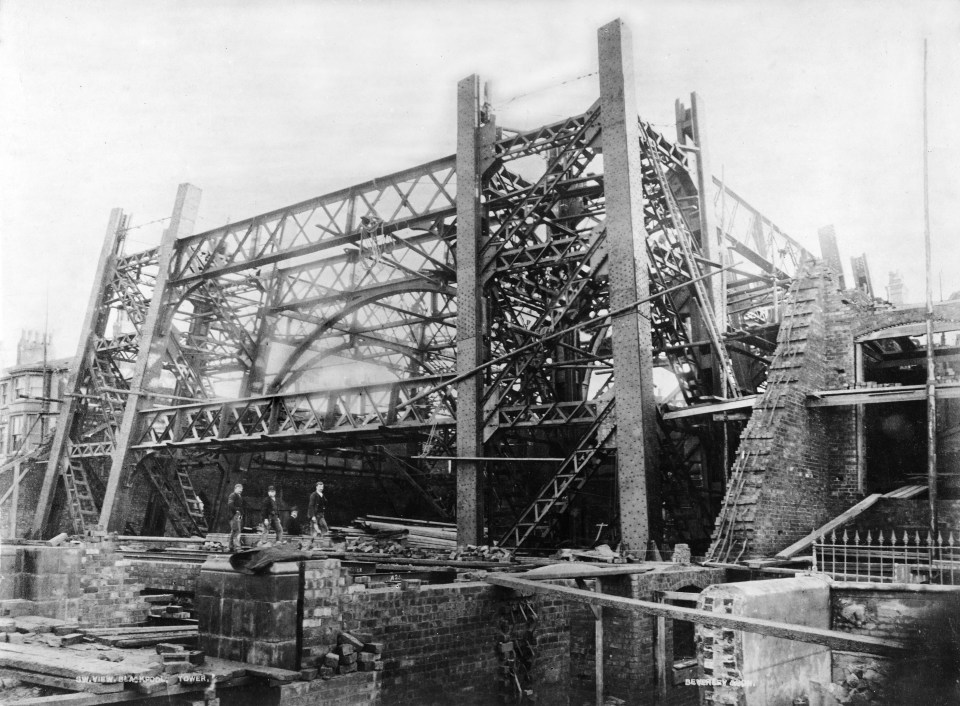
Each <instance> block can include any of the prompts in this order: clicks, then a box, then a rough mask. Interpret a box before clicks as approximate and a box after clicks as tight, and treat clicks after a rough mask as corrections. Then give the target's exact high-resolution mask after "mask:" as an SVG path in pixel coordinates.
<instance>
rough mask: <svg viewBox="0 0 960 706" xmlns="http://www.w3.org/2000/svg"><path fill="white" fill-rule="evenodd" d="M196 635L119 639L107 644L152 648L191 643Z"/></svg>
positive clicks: (195, 638) (177, 634) (145, 636)
mask: <svg viewBox="0 0 960 706" xmlns="http://www.w3.org/2000/svg"><path fill="white" fill-rule="evenodd" d="M197 637H198V636H197V634H196V633H183V634H181V633H175V634H173V635H154V636H152V637H150V636H147V635H141V636H139V637H129V638H120V639H115V640H110V641H109V642H108V643H107V644H109V645H110V646H111V647H126V648H129V647H152V646H154V645H156V644H158V643H160V642H178V643H180V642H185V643H189V642H193V641H195V640H197Z"/></svg>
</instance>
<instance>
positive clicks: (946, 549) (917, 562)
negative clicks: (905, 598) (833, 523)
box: [813, 530, 960, 586]
mask: <svg viewBox="0 0 960 706" xmlns="http://www.w3.org/2000/svg"><path fill="white" fill-rule="evenodd" d="M813 570H814V571H817V572H820V573H825V574H830V575H831V576H833V578H835V579H838V580H840V581H867V582H881V583H930V584H939V585H944V586H955V585H958V583H960V541H958V540H957V539H955V538H954V535H953V532H949V533H948V534H947V538H946V539H944V538H943V535H942V534H941V533H938V534H937V536H936V537H933V536H932V535H931V534H930V533H929V532H928V533H927V534H926V536H922V535H921V533H920V532H919V531H916V530H914V531H907V530H877V531H873V530H868V531H867V533H866V534H865V535H864V534H861V533H860V532H859V530H853V532H852V533H851V532H850V531H847V530H844V531H843V533H842V534H840V535H839V536H838V535H837V533H836V531H834V532H831V533H830V535H829V536H827V535H822V536H820V537H819V538H818V539H817V540H816V541H815V542H814V545H813Z"/></svg>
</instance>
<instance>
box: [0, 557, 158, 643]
mask: <svg viewBox="0 0 960 706" xmlns="http://www.w3.org/2000/svg"><path fill="white" fill-rule="evenodd" d="M128 569H129V562H128V561H127V560H125V559H123V557H121V556H120V555H119V554H117V553H116V551H115V547H114V546H113V544H112V543H111V542H90V543H87V544H84V545H82V546H76V545H73V546H64V547H43V546H20V545H9V544H8V545H4V546H3V547H2V549H0V573H2V574H3V576H4V580H3V582H2V584H0V601H2V603H3V609H4V610H5V611H7V614H9V615H13V614H14V613H17V614H20V615H24V614H28V613H29V614H35V615H42V616H46V617H49V618H58V619H61V620H66V621H72V622H77V623H79V624H82V625H83V626H85V627H106V626H110V625H117V624H119V623H136V622H142V621H143V620H145V619H146V615H147V609H148V607H147V604H146V603H144V602H143V601H142V600H141V599H140V592H141V590H142V589H143V585H142V584H140V583H138V582H137V581H136V579H134V578H133V577H131V576H130V575H129V574H128Z"/></svg>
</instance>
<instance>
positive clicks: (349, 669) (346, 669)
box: [337, 662, 357, 674]
mask: <svg viewBox="0 0 960 706" xmlns="http://www.w3.org/2000/svg"><path fill="white" fill-rule="evenodd" d="M355 671H357V663H356V662H351V663H348V664H341V665H340V666H339V667H337V672H338V673H340V674H351V673H353V672H355Z"/></svg>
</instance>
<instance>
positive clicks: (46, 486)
mask: <svg viewBox="0 0 960 706" xmlns="http://www.w3.org/2000/svg"><path fill="white" fill-rule="evenodd" d="M127 218H128V217H126V216H124V213H123V210H122V209H119V208H115V209H113V210H112V211H111V212H110V222H109V223H108V224H107V232H106V235H105V236H104V239H103V245H102V247H101V248H100V259H99V260H98V261H97V273H96V275H95V276H94V279H93V289H92V291H91V292H90V299H89V300H88V304H87V313H86V316H85V317H84V320H83V327H82V328H81V329H80V343H79V344H78V346H77V352H76V353H75V354H74V356H73V361H72V362H71V363H70V373H69V375H68V376H67V382H66V385H65V387H64V391H65V392H66V393H67V394H66V395H65V396H64V398H63V400H64V401H63V402H62V403H61V404H60V414H59V417H58V419H57V426H56V429H55V431H54V435H53V445H52V446H51V447H50V455H49V457H48V461H47V470H46V475H44V477H43V485H42V486H41V488H40V497H39V498H38V500H37V511H36V515H35V516H34V522H33V533H34V535H35V536H36V537H37V538H40V537H41V536H42V535H43V532H44V530H45V529H46V526H47V522H48V520H49V519H50V510H51V509H52V506H53V496H54V492H55V491H56V485H57V480H58V479H59V478H60V469H61V468H62V467H63V464H64V463H67V458H68V457H69V453H70V451H69V446H70V431H71V428H72V427H73V422H74V418H75V417H76V415H77V409H78V403H77V400H78V399H80V397H79V394H80V392H81V390H80V369H81V368H82V367H83V364H84V361H85V360H86V359H87V356H88V355H91V353H92V351H91V348H92V342H93V340H94V338H95V337H96V336H102V335H103V332H104V329H105V327H106V324H107V321H106V317H104V316H103V311H104V308H105V307H104V296H105V292H106V290H107V282H108V279H109V278H110V276H111V275H112V274H113V268H114V261H115V259H116V253H117V250H118V249H119V244H120V237H121V234H122V232H123V229H124V227H125V224H126V219H127Z"/></svg>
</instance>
